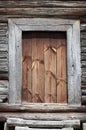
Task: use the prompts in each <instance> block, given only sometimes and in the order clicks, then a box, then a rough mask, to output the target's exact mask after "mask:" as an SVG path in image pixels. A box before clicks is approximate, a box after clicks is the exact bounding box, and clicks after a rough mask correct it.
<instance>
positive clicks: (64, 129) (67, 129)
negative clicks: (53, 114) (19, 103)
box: [15, 126, 73, 130]
mask: <svg viewBox="0 0 86 130" xmlns="http://www.w3.org/2000/svg"><path fill="white" fill-rule="evenodd" d="M49 129H50V128H49ZM49 129H48V128H47V129H46V130H49ZM15 130H41V129H40V128H29V127H20V126H16V127H15ZM42 130H45V129H43V128H42ZM52 130H73V128H70V127H69V128H62V129H59V128H58V129H52Z"/></svg>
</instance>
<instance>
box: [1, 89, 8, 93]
mask: <svg viewBox="0 0 86 130" xmlns="http://www.w3.org/2000/svg"><path fill="white" fill-rule="evenodd" d="M4 94H8V88H0V95H4Z"/></svg>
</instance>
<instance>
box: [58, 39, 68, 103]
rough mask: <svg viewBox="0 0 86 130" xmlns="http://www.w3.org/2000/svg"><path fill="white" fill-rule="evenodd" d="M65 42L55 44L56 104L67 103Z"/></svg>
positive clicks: (60, 41)
mask: <svg viewBox="0 0 86 130" xmlns="http://www.w3.org/2000/svg"><path fill="white" fill-rule="evenodd" d="M66 64H67V62H66V40H65V39H63V40H59V41H58V44H57V102H58V103H67V84H66V83H67V81H66V80H67V75H66Z"/></svg>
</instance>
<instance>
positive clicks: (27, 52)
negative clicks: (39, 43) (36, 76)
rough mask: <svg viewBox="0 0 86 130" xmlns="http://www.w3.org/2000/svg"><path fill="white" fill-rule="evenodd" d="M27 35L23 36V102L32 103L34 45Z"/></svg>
mask: <svg viewBox="0 0 86 130" xmlns="http://www.w3.org/2000/svg"><path fill="white" fill-rule="evenodd" d="M28 37H29V35H26V33H23V35H22V101H28V102H31V101H32V86H31V84H32V82H31V77H32V74H31V71H32V70H31V67H32V45H31V44H32V43H31V38H30V37H29V38H28Z"/></svg>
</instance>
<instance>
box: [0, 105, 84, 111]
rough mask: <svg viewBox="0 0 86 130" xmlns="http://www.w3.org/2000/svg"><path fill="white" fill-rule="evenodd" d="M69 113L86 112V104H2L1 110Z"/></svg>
mask: <svg viewBox="0 0 86 130" xmlns="http://www.w3.org/2000/svg"><path fill="white" fill-rule="evenodd" d="M13 111H14V112H18V111H19V112H38V113H40V112H41V113H62V112H65V113H69V112H76V113H78V112H81V113H84V112H86V106H81V107H76V106H67V104H66V105H62V104H58V103H57V104H56V103H46V104H45V103H38V104H37V103H34V104H33V103H29V105H11V104H3V103H2V104H0V112H13Z"/></svg>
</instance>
